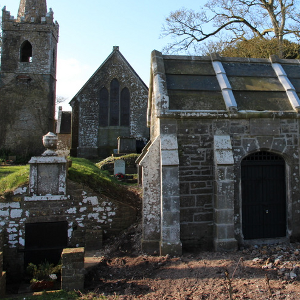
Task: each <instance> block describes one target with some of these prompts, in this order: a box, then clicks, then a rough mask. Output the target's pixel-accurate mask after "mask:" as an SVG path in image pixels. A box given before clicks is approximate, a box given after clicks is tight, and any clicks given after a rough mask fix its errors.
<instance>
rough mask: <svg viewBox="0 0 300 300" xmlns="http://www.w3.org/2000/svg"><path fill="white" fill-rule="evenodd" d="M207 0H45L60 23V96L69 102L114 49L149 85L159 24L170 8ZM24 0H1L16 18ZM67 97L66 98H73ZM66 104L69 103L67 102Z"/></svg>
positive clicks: (162, 41) (159, 42) (161, 43)
mask: <svg viewBox="0 0 300 300" xmlns="http://www.w3.org/2000/svg"><path fill="white" fill-rule="evenodd" d="M205 2H206V1H201V0H200V1H195V0H185V1H182V0H181V1H180V0H167V1H166V0H126V1H125V0H114V1H101V0H96V1H95V0H85V1H82V0H47V7H48V10H49V8H50V7H51V8H52V9H53V11H54V19H55V20H56V21H57V22H58V23H59V25H60V34H59V36H60V37H59V43H58V64H57V95H58V96H63V97H67V98H68V100H69V101H70V100H71V99H72V97H73V96H74V95H75V94H76V93H77V92H78V91H79V89H80V88H81V87H82V85H83V84H84V83H85V82H86V81H87V80H88V79H89V78H90V76H91V75H92V74H93V73H94V72H95V71H96V69H97V68H98V67H99V66H100V65H101V63H102V62H103V61H104V60H105V59H106V58H107V56H108V55H109V54H110V53H111V51H112V49H113V46H119V47H120V51H121V53H122V54H123V55H124V57H125V58H126V59H127V61H128V62H129V63H130V64H131V66H132V67H133V68H134V69H135V71H136V72H137V73H138V74H139V76H140V77H141V78H142V80H143V81H144V82H145V84H146V85H147V86H148V85H149V74H150V55H151V51H152V50H154V49H156V50H159V51H161V50H162V48H163V47H164V46H165V45H166V44H167V42H168V40H167V39H160V33H161V27H162V24H163V23H164V20H165V18H166V17H167V16H168V15H169V13H170V12H171V11H174V10H176V9H179V8H182V7H183V6H184V7H187V8H193V9H198V8H199V6H200V5H203V4H204V3H205ZM19 4H20V0H2V1H1V5H2V7H3V6H4V5H5V6H6V9H7V10H8V11H10V13H11V15H12V16H14V17H16V16H17V13H18V8H19ZM69 101H67V102H69ZM64 108H67V106H65V105H64Z"/></svg>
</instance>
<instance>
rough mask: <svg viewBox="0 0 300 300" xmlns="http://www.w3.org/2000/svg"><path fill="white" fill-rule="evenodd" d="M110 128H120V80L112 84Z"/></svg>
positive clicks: (115, 80)
mask: <svg viewBox="0 0 300 300" xmlns="http://www.w3.org/2000/svg"><path fill="white" fill-rule="evenodd" d="M109 96H110V118H109V125H110V126H119V112H120V105H119V102H120V84H119V81H118V79H116V78H114V79H113V80H112V81H111V83H110V95H109Z"/></svg>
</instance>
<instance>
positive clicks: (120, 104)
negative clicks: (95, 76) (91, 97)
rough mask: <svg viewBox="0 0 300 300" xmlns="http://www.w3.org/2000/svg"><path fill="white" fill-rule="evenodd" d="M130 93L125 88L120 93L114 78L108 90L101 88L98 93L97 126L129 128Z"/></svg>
mask: <svg viewBox="0 0 300 300" xmlns="http://www.w3.org/2000/svg"><path fill="white" fill-rule="evenodd" d="M129 124H130V92H129V89H128V88H127V87H125V88H123V89H122V91H121V93H120V83H119V81H118V79H116V78H114V79H113V80H112V81H111V83H110V88H109V90H108V89H107V88H106V87H102V88H101V90H100V92H99V126H101V127H106V126H129Z"/></svg>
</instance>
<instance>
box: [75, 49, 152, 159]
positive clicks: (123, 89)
mask: <svg viewBox="0 0 300 300" xmlns="http://www.w3.org/2000/svg"><path fill="white" fill-rule="evenodd" d="M147 97H148V88H147V86H146V85H145V83H144V82H143V81H142V80H141V78H140V77H139V76H138V74H137V73H136V72H135V71H134V69H133V68H132V67H131V65H130V64H129V63H128V61H127V60H126V59H125V57H124V56H123V55H122V53H121V52H120V50H119V47H118V46H115V47H113V51H112V53H111V54H110V55H109V56H108V57H107V59H106V60H105V61H104V62H103V63H102V65H101V66H100V67H99V68H98V69H97V70H96V72H95V73H94V74H93V75H92V76H91V78H90V79H89V80H88V81H87V82H86V83H85V84H84V86H83V87H82V88H81V89H80V90H79V92H78V93H77V94H76V95H75V96H74V98H73V99H72V100H71V102H70V105H71V106H72V148H71V155H72V156H78V157H86V158H93V157H107V156H109V155H111V154H112V153H113V150H114V149H117V148H118V137H125V138H133V139H135V140H136V151H137V152H139V151H141V149H142V148H143V147H144V146H145V143H146V142H147V141H148V139H149V129H148V128H147V117H146V116H147Z"/></svg>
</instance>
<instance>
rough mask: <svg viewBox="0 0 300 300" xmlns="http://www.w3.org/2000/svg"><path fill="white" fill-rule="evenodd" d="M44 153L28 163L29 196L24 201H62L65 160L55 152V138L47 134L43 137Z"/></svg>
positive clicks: (64, 196)
mask: <svg viewBox="0 0 300 300" xmlns="http://www.w3.org/2000/svg"><path fill="white" fill-rule="evenodd" d="M43 145H44V147H45V148H46V151H45V152H44V153H43V154H42V155H41V156H34V157H32V158H31V160H30V161H29V164H30V177H29V194H30V197H26V198H25V201H34V200H64V199H67V196H66V187H67V184H66V180H67V159H66V158H65V157H60V156H58V155H57V153H56V152H55V149H56V147H57V136H56V135H55V134H54V133H52V132H49V133H47V134H46V135H45V136H43Z"/></svg>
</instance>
